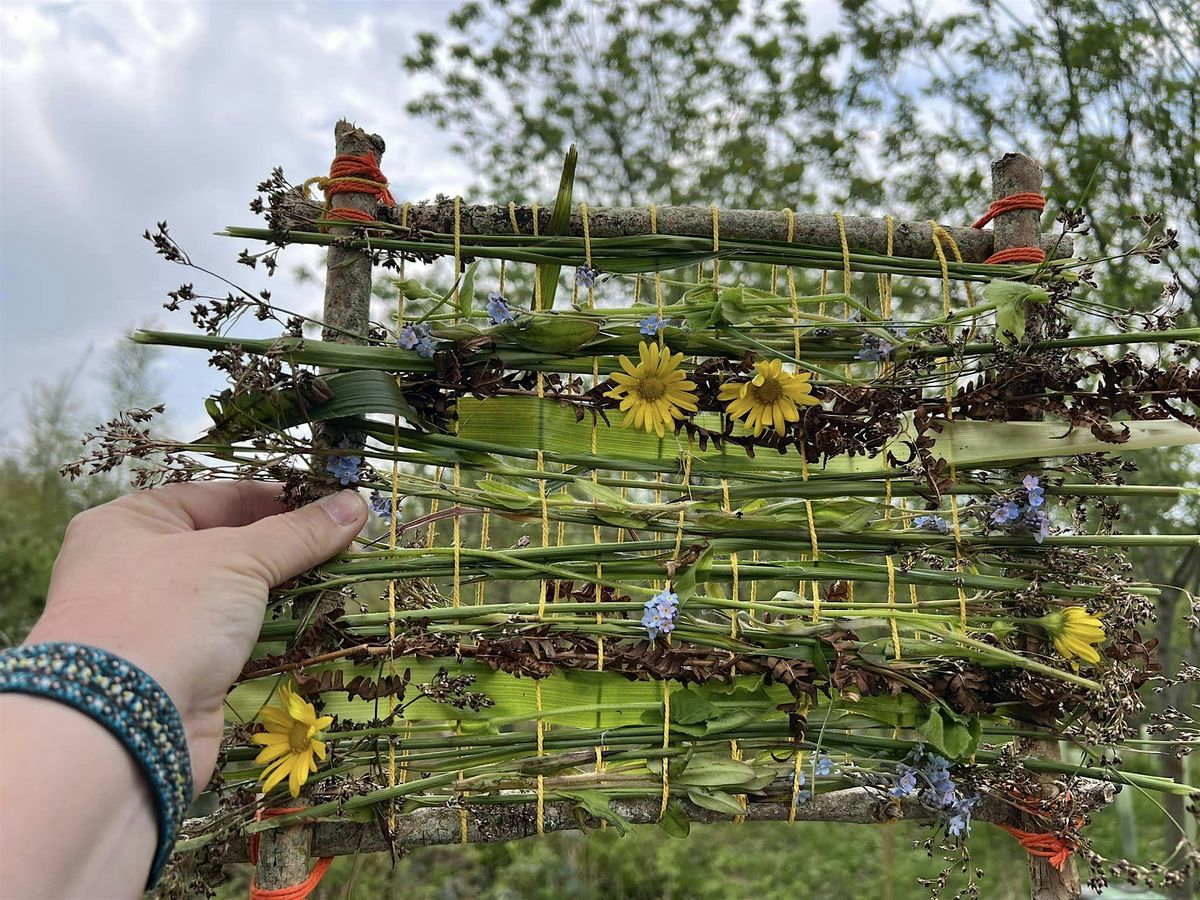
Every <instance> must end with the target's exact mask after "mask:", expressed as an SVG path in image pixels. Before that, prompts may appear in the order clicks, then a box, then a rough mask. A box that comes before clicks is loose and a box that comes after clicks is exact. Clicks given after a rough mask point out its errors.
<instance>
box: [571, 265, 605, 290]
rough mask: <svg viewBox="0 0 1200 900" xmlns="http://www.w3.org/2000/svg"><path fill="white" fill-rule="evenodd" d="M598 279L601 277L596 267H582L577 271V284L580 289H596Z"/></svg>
mask: <svg viewBox="0 0 1200 900" xmlns="http://www.w3.org/2000/svg"><path fill="white" fill-rule="evenodd" d="M598 277H600V270H599V269H597V268H596V267H595V266H580V267H579V268H578V269H576V270H575V283H576V284H578V285H579V286H580V287H585V288H591V287H595V285H596V279H597V278H598Z"/></svg>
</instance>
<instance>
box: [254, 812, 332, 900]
mask: <svg viewBox="0 0 1200 900" xmlns="http://www.w3.org/2000/svg"><path fill="white" fill-rule="evenodd" d="M305 809H307V807H304V806H270V807H267V808H266V809H260V810H259V811H258V812H256V813H255V814H254V820H255V821H256V822H257V821H260V820H262V819H270V818H272V817H273V816H285V815H287V814H288V813H296V812H304V810H305ZM332 862H333V857H332V856H324V857H322V858H321V859H318V860H317V864H316V865H315V866H313V867H312V871H311V872H309V873H308V877H307V878H305V879H304V880H303V881H302V882H300V883H299V884H293V885H291V886H290V887H285V888H276V889H273V890H267V889H265V888H260V887H259V886H258V885H257V884H255V883H254V881H253V880H251V881H250V900H304V898H305V897H307V896H308V895H309V894H311V893H312V892H313V891H314V890H316V888H317V885H318V884H320V883H321V879H322V878H324V877H325V873H326V872H327V871H328V870H329V865H330V863H332ZM250 864H251V865H255V866H256V865H258V835H257V834H252V835H250Z"/></svg>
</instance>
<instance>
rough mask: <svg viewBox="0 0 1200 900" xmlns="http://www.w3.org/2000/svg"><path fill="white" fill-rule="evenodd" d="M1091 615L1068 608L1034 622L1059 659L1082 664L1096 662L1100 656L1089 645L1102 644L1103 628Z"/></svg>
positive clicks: (1098, 619) (1078, 607) (1077, 609)
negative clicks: (1072, 660) (1039, 626)
mask: <svg viewBox="0 0 1200 900" xmlns="http://www.w3.org/2000/svg"><path fill="white" fill-rule="evenodd" d="M1101 615H1102V614H1098V615H1092V614H1091V613H1089V612H1088V611H1087V610H1086V609H1084V608H1083V607H1082V606H1068V607H1067V608H1066V609H1063V610H1059V611H1058V612H1052V613H1047V614H1046V615H1044V616H1042V617H1041V618H1040V619H1038V622H1039V623H1040V624H1041V626H1042V628H1044V629H1045V631H1046V634H1048V635H1049V636H1050V640H1052V641H1054V649H1055V650H1057V651H1058V654H1059V656H1061V657H1062V658H1063V659H1076V658H1078V659H1082V660H1083V661H1084V662H1089V663H1093V664H1094V663H1098V662H1100V653H1099V652H1098V651H1097V650H1096V648H1095V647H1093V646H1092V644H1101V643H1103V642H1104V637H1105V635H1104V626H1103V625H1102V624H1100V616H1101Z"/></svg>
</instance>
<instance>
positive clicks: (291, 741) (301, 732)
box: [288, 722, 312, 753]
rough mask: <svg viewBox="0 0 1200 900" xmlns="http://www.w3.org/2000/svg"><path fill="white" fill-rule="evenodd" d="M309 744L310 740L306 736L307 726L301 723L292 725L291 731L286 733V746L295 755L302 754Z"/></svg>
mask: <svg viewBox="0 0 1200 900" xmlns="http://www.w3.org/2000/svg"><path fill="white" fill-rule="evenodd" d="M311 743H312V739H311V738H309V736H308V726H307V725H305V724H304V723H303V722H294V723H292V727H291V730H290V731H288V746H289V747H291V748H292V750H293V751H295V752H296V753H303V752H304V751H305V750H307V749H308V746H309V744H311Z"/></svg>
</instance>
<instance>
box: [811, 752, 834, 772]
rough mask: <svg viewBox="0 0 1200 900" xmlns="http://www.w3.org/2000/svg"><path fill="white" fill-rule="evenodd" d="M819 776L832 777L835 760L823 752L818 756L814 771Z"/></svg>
mask: <svg viewBox="0 0 1200 900" xmlns="http://www.w3.org/2000/svg"><path fill="white" fill-rule="evenodd" d="M814 772H816V774H817V775H832V774H833V760H832V759H830V758H829V754H828V753H825V752H824V751H822V752H821V753H819V754H818V755H817V765H816V768H815V769H814Z"/></svg>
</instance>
